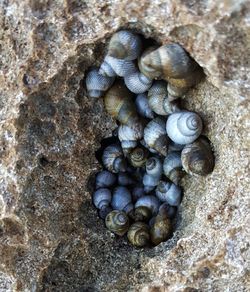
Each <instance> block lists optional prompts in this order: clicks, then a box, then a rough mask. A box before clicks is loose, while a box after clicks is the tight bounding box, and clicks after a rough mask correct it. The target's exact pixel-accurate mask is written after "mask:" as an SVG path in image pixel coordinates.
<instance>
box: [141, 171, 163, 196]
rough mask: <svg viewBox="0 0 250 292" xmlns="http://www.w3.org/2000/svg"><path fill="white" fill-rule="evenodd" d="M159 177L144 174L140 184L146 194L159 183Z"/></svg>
mask: <svg viewBox="0 0 250 292" xmlns="http://www.w3.org/2000/svg"><path fill="white" fill-rule="evenodd" d="M159 180H160V177H156V176H152V175H149V174H147V173H145V174H144V176H143V180H142V183H143V185H144V191H145V192H146V193H149V192H151V191H152V190H153V189H154V188H155V187H156V186H157V185H158V183H159Z"/></svg>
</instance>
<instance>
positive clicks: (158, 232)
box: [150, 214, 172, 245]
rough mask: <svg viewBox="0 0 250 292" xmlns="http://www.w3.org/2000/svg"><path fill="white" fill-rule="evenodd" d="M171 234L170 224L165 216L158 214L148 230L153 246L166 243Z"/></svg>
mask: <svg viewBox="0 0 250 292" xmlns="http://www.w3.org/2000/svg"><path fill="white" fill-rule="evenodd" d="M171 234H172V224H171V221H170V220H169V218H168V217H167V216H165V215H162V214H158V215H157V216H156V217H155V220H154V224H153V226H152V227H151V229H150V238H151V241H152V243H153V244H154V245H158V244H160V243H161V242H163V241H166V240H167V239H168V238H169V237H170V236H171Z"/></svg>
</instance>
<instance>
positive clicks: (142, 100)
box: [135, 93, 154, 119]
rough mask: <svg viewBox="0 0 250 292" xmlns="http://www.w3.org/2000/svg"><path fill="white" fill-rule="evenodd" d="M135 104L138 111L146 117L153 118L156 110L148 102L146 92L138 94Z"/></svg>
mask: <svg viewBox="0 0 250 292" xmlns="http://www.w3.org/2000/svg"><path fill="white" fill-rule="evenodd" d="M135 106H136V110H137V112H138V113H139V114H140V115H141V116H142V117H144V118H148V119H153V118H154V112H153V111H152V109H151V108H150V106H149V104H148V99H147V95H146V94H145V93H142V94H138V95H137V97H136V99H135Z"/></svg>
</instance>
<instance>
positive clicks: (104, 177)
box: [95, 170, 116, 189]
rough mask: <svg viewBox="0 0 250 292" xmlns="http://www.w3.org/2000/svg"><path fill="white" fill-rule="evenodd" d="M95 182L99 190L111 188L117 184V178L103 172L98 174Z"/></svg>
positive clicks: (107, 172) (105, 171)
mask: <svg viewBox="0 0 250 292" xmlns="http://www.w3.org/2000/svg"><path fill="white" fill-rule="evenodd" d="M95 182H96V188H97V189H98V188H106V187H111V186H113V185H114V184H115V182H116V176H115V175H114V174H113V173H112V172H110V171H108V170H103V171H100V172H98V173H97V175H96V179H95Z"/></svg>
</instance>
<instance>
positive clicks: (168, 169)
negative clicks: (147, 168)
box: [163, 152, 184, 185]
mask: <svg viewBox="0 0 250 292" xmlns="http://www.w3.org/2000/svg"><path fill="white" fill-rule="evenodd" d="M163 173H164V174H165V176H166V177H167V178H168V179H170V180H171V181H172V182H173V183H175V184H176V185H178V184H179V182H180V180H181V179H182V177H183V176H184V171H183V170H182V162H181V153H180V152H171V153H169V154H168V155H167V157H166V158H165V159H164V162H163Z"/></svg>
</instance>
